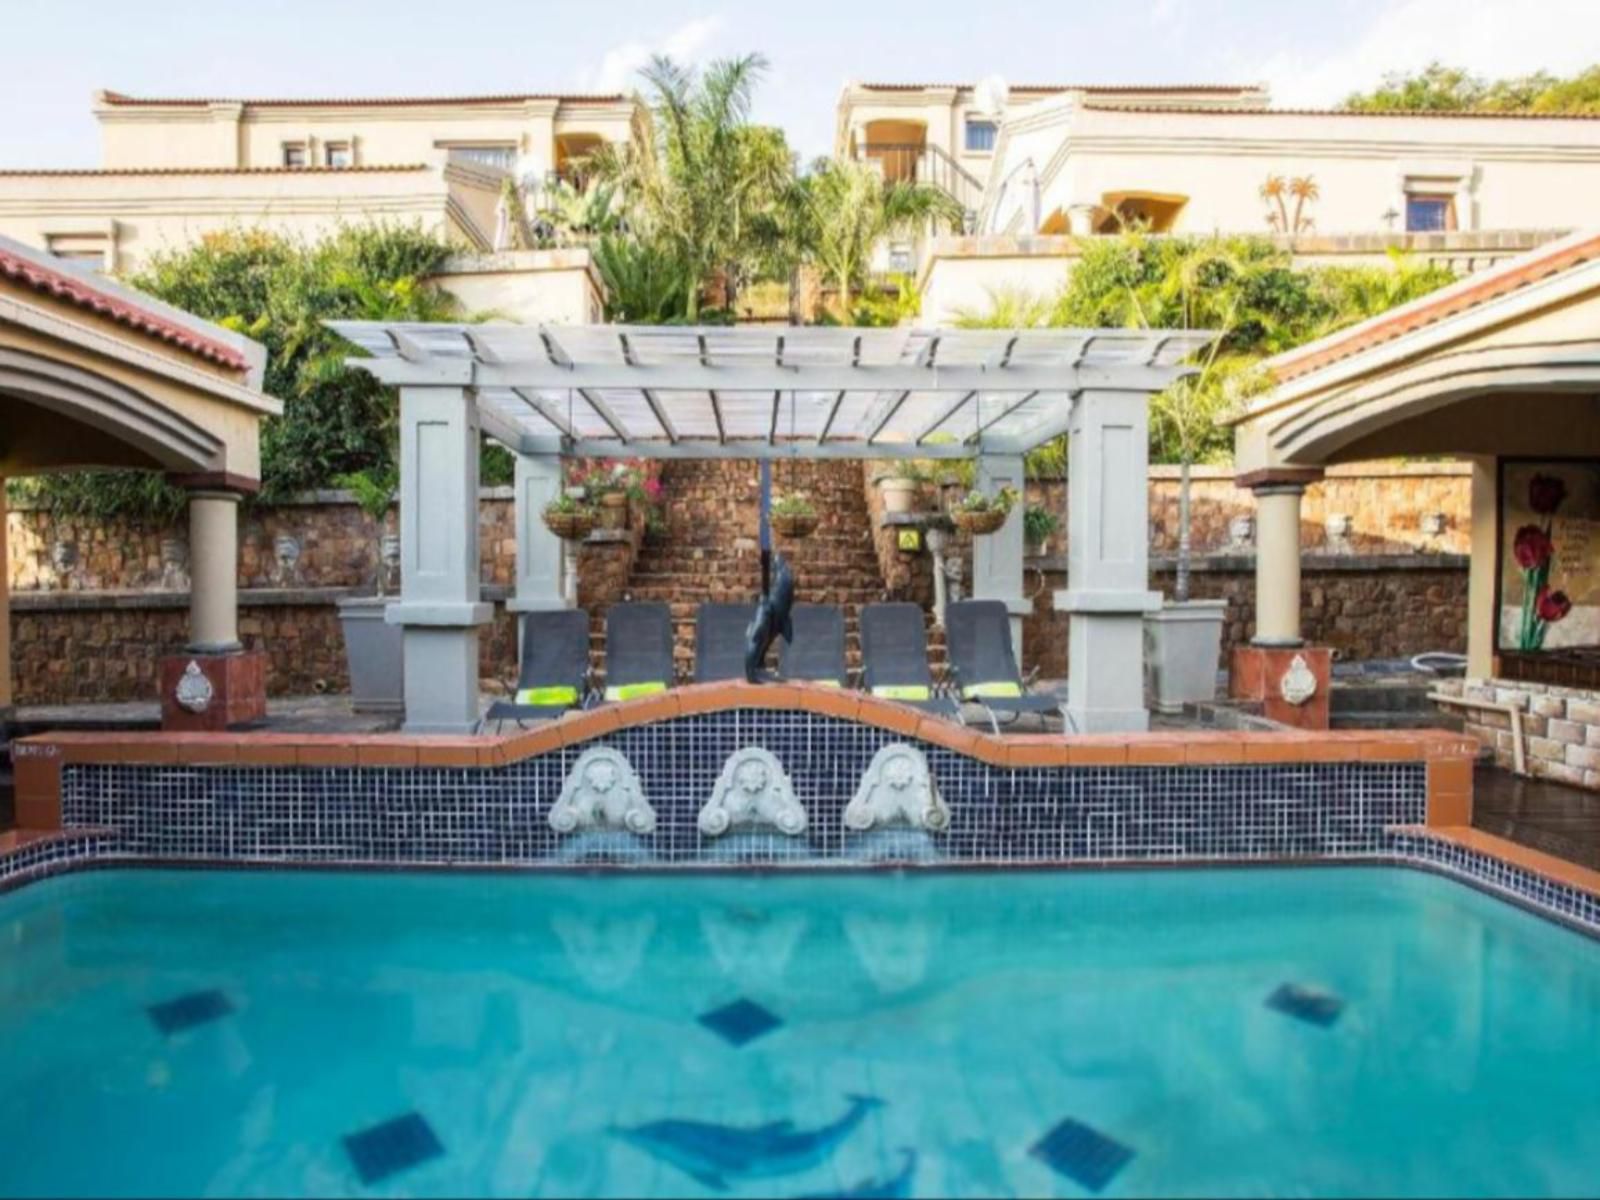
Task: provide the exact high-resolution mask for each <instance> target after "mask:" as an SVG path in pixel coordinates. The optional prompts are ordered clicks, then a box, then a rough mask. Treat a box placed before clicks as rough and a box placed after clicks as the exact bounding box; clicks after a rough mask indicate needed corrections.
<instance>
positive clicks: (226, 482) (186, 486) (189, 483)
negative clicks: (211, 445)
mask: <svg viewBox="0 0 1600 1200" xmlns="http://www.w3.org/2000/svg"><path fill="white" fill-rule="evenodd" d="M167 482H168V483H170V484H171V485H172V486H173V487H178V488H182V489H183V490H184V491H186V492H213V493H217V494H219V495H220V494H221V493H224V492H225V493H227V494H228V495H229V496H231V497H232V498H233V499H235V500H238V499H241V498H242V497H245V496H253V495H255V494H256V493H257V492H259V491H260V490H261V481H260V480H259V479H252V478H250V476H248V475H236V474H234V473H233V472H232V471H196V472H192V473H190V474H187V475H168V476H167Z"/></svg>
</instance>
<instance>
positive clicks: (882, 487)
mask: <svg viewBox="0 0 1600 1200" xmlns="http://www.w3.org/2000/svg"><path fill="white" fill-rule="evenodd" d="M877 483H878V493H879V495H881V496H882V497H883V511H884V512H886V513H908V512H916V511H917V497H918V496H919V495H920V494H921V492H922V479H921V477H920V475H919V473H918V471H917V467H916V465H915V464H914V463H911V462H906V461H902V462H896V463H893V464H891V465H890V467H889V469H888V470H886V471H885V472H884V473H882V474H881V475H879V476H878V479H877Z"/></svg>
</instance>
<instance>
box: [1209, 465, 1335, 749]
mask: <svg viewBox="0 0 1600 1200" xmlns="http://www.w3.org/2000/svg"><path fill="white" fill-rule="evenodd" d="M1321 478H1322V470H1321V468H1319V467H1267V468H1264V469H1262V470H1258V471H1249V472H1246V473H1245V474H1243V475H1240V476H1239V477H1238V479H1237V480H1236V481H1235V482H1236V483H1237V484H1238V486H1240V487H1245V488H1249V489H1250V490H1251V491H1252V492H1254V493H1255V500H1256V632H1255V636H1254V637H1253V638H1251V640H1250V645H1248V646H1239V647H1236V648H1235V649H1234V651H1233V655H1232V658H1231V660H1230V663H1229V672H1228V676H1229V684H1228V690H1229V694H1230V695H1232V696H1233V697H1235V698H1236V699H1240V700H1250V701H1253V702H1256V703H1259V704H1261V706H1262V712H1263V714H1264V715H1265V716H1267V717H1268V718H1269V719H1271V720H1274V721H1278V722H1281V723H1283V724H1285V725H1295V726H1298V727H1300V728H1302V729H1326V728H1327V727H1328V712H1329V709H1328V688H1329V686H1330V683H1331V679H1332V671H1333V655H1332V652H1331V651H1329V650H1327V649H1325V648H1322V649H1318V648H1314V647H1310V646H1307V645H1306V644H1305V639H1304V638H1302V637H1301V630H1300V502H1301V499H1302V498H1303V497H1304V496H1305V491H1306V487H1307V485H1308V484H1311V483H1315V482H1316V481H1317V480H1318V479H1321Z"/></svg>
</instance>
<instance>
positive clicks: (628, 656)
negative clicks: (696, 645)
mask: <svg viewBox="0 0 1600 1200" xmlns="http://www.w3.org/2000/svg"><path fill="white" fill-rule="evenodd" d="M673 675H674V672H673V666H672V611H671V610H670V609H669V608H668V607H667V606H666V605H665V604H659V603H654V602H652V603H630V604H613V605H612V606H611V607H610V608H609V609H608V610H607V611H606V691H605V698H606V699H607V700H633V699H636V698H638V697H639V696H653V695H655V694H657V693H658V692H664V691H666V690H667V689H668V688H670V687H671V686H672V684H673V682H674V678H673Z"/></svg>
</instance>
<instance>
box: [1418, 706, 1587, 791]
mask: <svg viewBox="0 0 1600 1200" xmlns="http://www.w3.org/2000/svg"><path fill="white" fill-rule="evenodd" d="M1441 690H1443V691H1446V692H1449V693H1450V694H1453V695H1457V696H1462V697H1464V698H1465V699H1468V700H1479V701H1486V702H1488V703H1490V704H1500V705H1510V706H1511V707H1513V708H1516V709H1517V710H1518V712H1519V714H1520V716H1519V720H1520V723H1521V725H1522V737H1523V753H1524V755H1525V757H1526V762H1527V768H1528V771H1529V773H1530V774H1532V775H1534V776H1536V777H1537V778H1540V779H1554V780H1556V781H1558V782H1560V783H1570V784H1576V785H1577V786H1579V787H1586V788H1594V789H1597V790H1600V692H1595V691H1592V690H1589V689H1586V688H1565V687H1555V686H1552V685H1549V684H1542V683H1522V682H1520V681H1511V680H1505V679H1467V680H1451V681H1448V682H1447V683H1445V684H1443V685H1442V686H1441ZM1442 707H1444V708H1445V709H1446V710H1447V711H1452V712H1459V713H1461V714H1462V715H1463V716H1464V717H1465V718H1466V725H1465V732H1467V733H1469V734H1471V735H1472V736H1473V737H1475V738H1477V739H1478V744H1479V745H1480V746H1482V747H1483V749H1484V751H1485V752H1486V753H1488V754H1492V755H1493V756H1494V760H1495V762H1496V763H1497V764H1499V765H1500V766H1502V767H1505V768H1506V769H1507V770H1510V769H1511V767H1512V765H1513V764H1514V762H1515V748H1514V747H1515V738H1514V735H1513V733H1512V729H1511V716H1510V714H1509V713H1498V712H1489V711H1484V710H1481V709H1470V708H1467V709H1458V708H1452V707H1451V706H1449V705H1445V706H1442Z"/></svg>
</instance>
